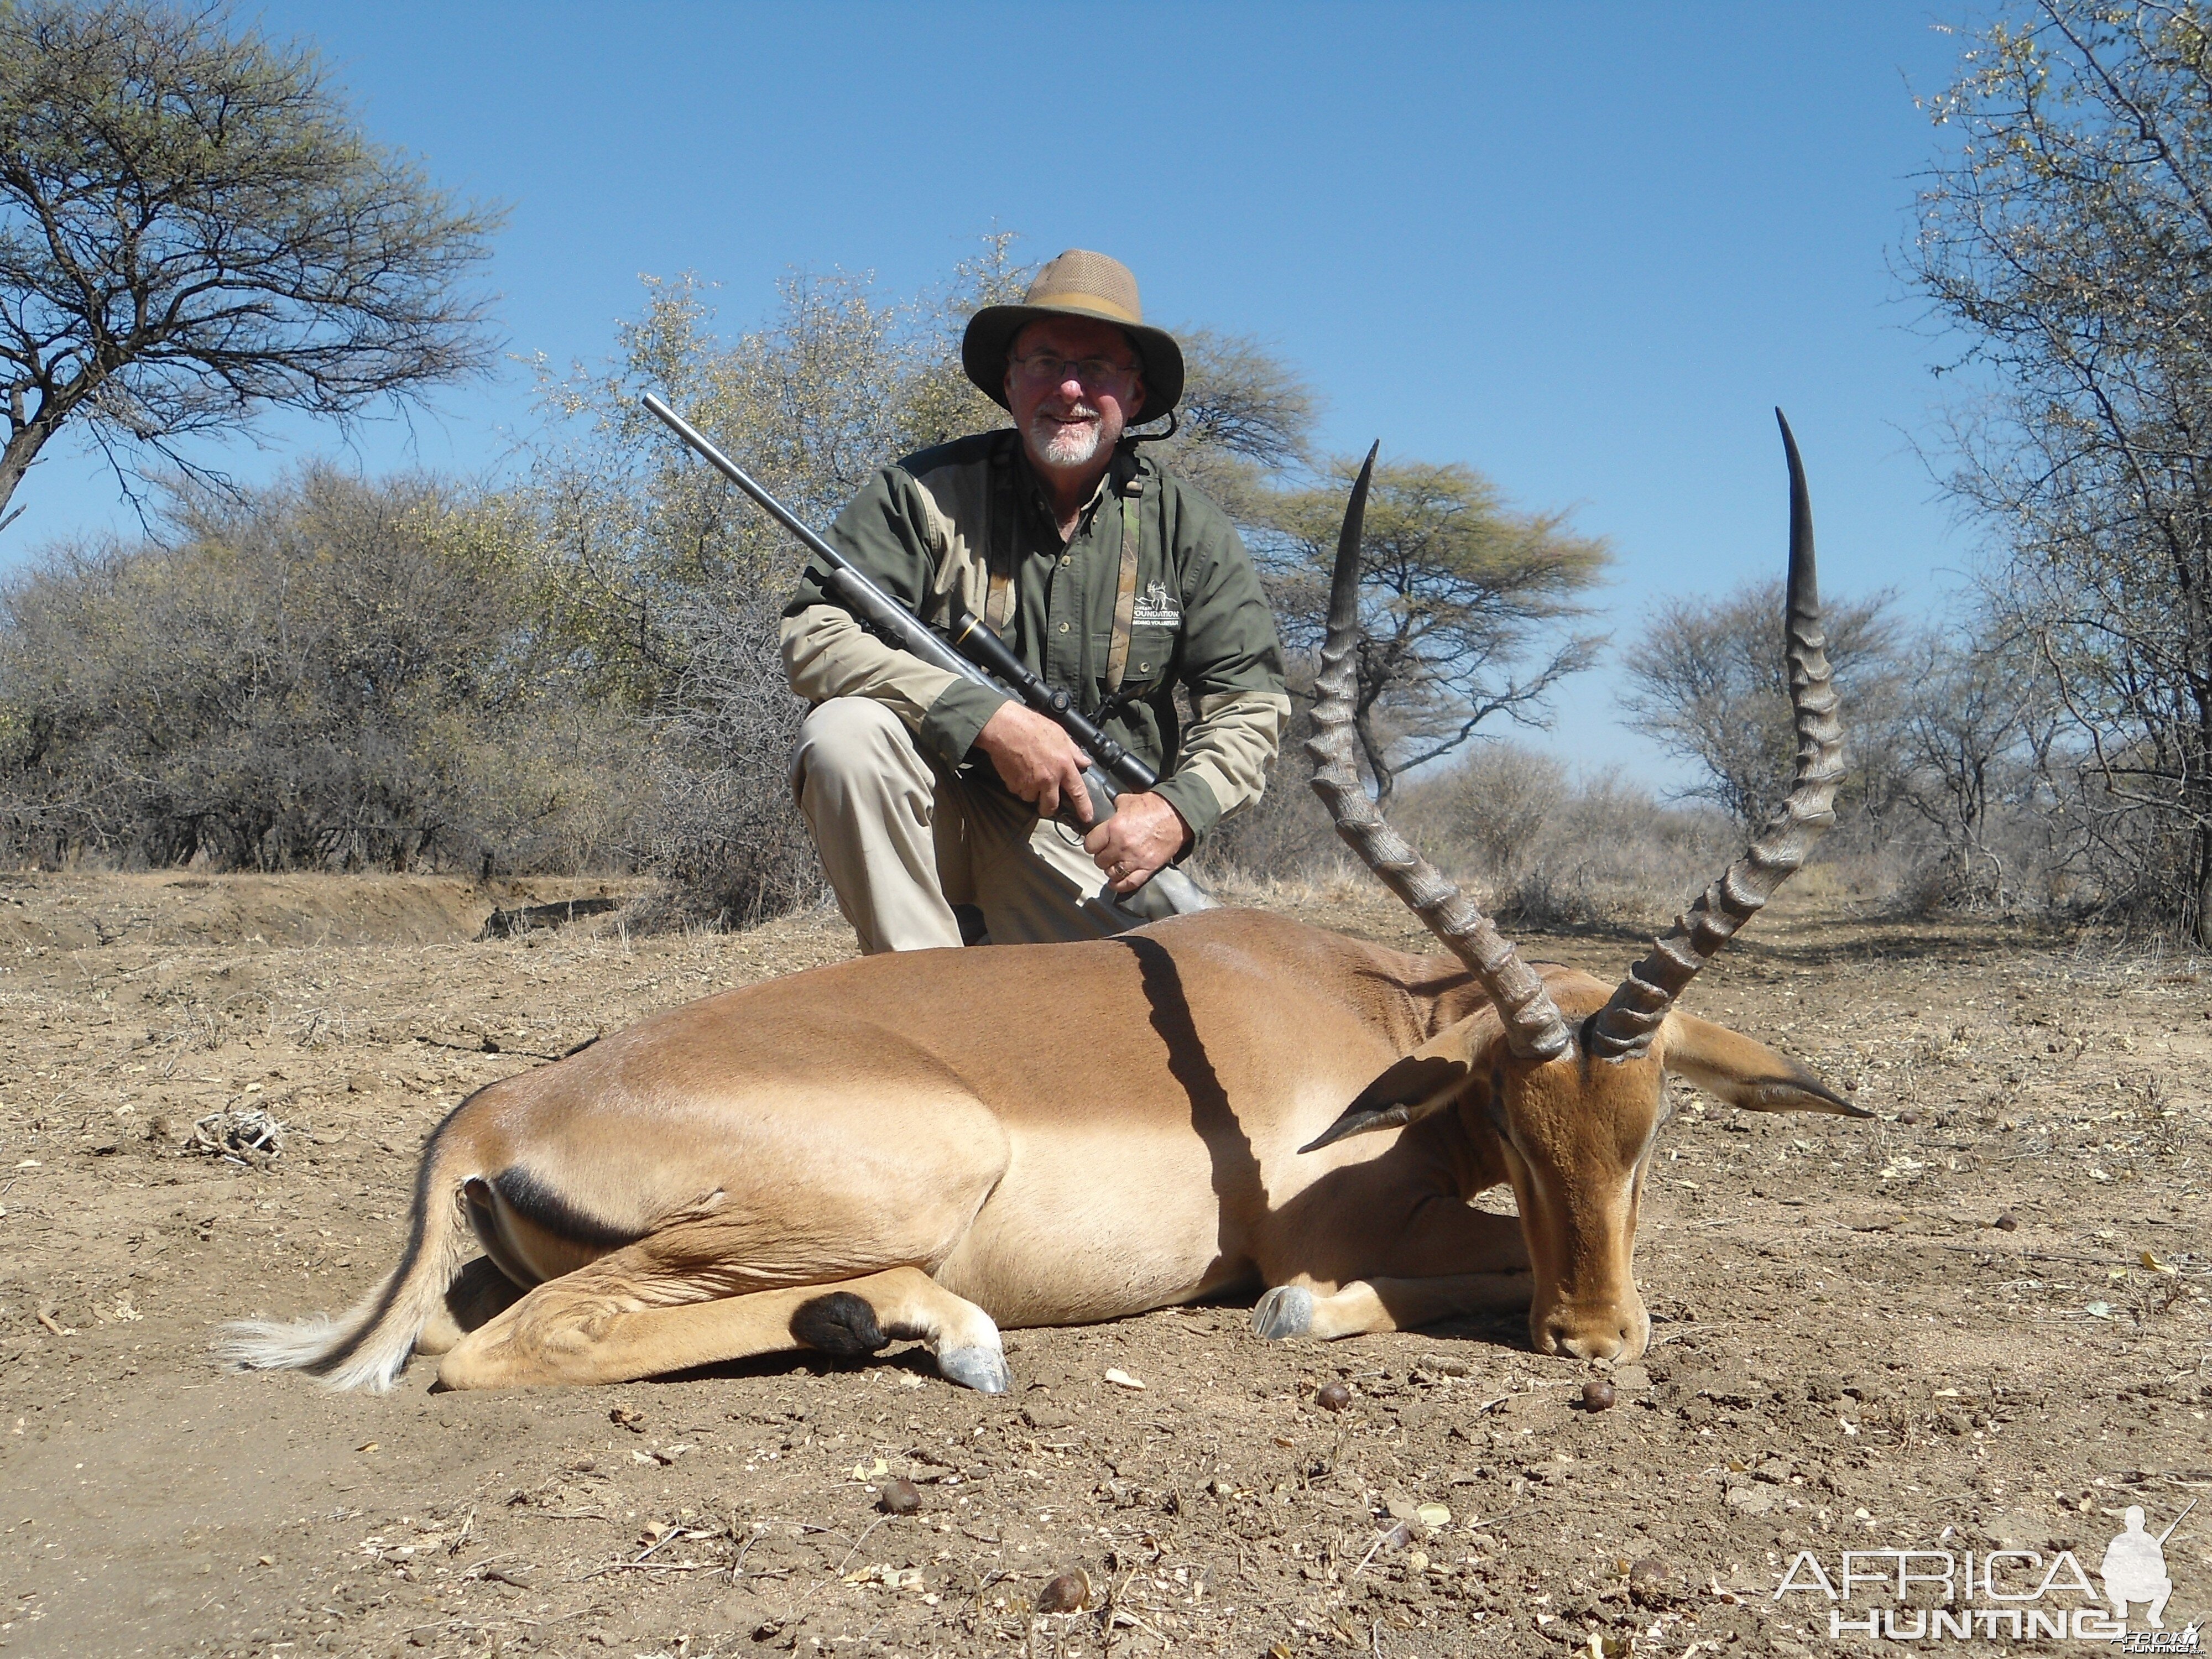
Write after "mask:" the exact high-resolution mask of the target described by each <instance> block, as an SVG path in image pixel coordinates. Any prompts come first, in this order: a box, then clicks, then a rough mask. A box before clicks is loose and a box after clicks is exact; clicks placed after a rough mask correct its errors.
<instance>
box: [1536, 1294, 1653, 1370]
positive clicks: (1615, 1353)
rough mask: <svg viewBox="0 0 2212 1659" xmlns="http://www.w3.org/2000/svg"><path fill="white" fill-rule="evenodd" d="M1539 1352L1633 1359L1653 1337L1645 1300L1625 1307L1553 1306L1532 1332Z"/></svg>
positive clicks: (1587, 1357)
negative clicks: (1644, 1304) (1644, 1303)
mask: <svg viewBox="0 0 2212 1659" xmlns="http://www.w3.org/2000/svg"><path fill="white" fill-rule="evenodd" d="M1532 1335H1533V1336H1534V1346H1535V1349H1536V1352H1539V1353H1551V1354H1559V1355H1561V1356H1563V1357H1565V1358H1569V1359H1634V1358H1638V1357H1640V1356H1641V1355H1642V1353H1643V1352H1644V1345H1645V1344H1646V1343H1647V1342H1648V1341H1649V1340H1650V1335H1651V1322H1650V1317H1649V1316H1647V1315H1646V1314H1645V1313H1644V1306H1643V1304H1642V1303H1641V1302H1640V1301H1638V1302H1633V1303H1631V1304H1629V1305H1627V1306H1626V1307H1607V1308H1574V1307H1559V1308H1554V1309H1553V1310H1551V1311H1550V1312H1549V1313H1547V1314H1546V1315H1545V1316H1543V1318H1541V1320H1539V1321H1537V1322H1536V1328H1535V1330H1534V1332H1533V1333H1532Z"/></svg>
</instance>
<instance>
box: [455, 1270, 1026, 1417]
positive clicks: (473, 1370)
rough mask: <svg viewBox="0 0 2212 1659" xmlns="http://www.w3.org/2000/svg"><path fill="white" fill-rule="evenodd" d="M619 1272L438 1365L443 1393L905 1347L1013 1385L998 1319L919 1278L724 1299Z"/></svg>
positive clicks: (540, 1297) (587, 1279) (474, 1340)
mask: <svg viewBox="0 0 2212 1659" xmlns="http://www.w3.org/2000/svg"><path fill="white" fill-rule="evenodd" d="M620 1254H621V1253H619V1252H618V1253H617V1255H620ZM611 1261H613V1258H609V1259H608V1261H605V1262H594V1263H593V1264H592V1266H590V1267H582V1268H579V1269H578V1270H577V1271H576V1272H574V1273H567V1274H564V1275H562V1277H561V1278H559V1279H551V1280H549V1281H548V1282H547V1283H545V1284H543V1285H539V1286H538V1288H537V1289H536V1290H534V1291H531V1292H530V1294H529V1295H527V1296H526V1297H523V1298H522V1299H521V1300H520V1302H517V1303H516V1304H514V1305H513V1307H512V1308H509V1309H508V1310H507V1311H506V1312H505V1313H503V1314H501V1315H500V1316H498V1317H497V1318H496V1319H495V1320H493V1321H492V1322H490V1323H489V1324H488V1325H486V1326H484V1327H483V1328H482V1329H480V1330H477V1331H474V1332H471V1334H469V1335H468V1336H466V1337H465V1338H463V1339H462V1340H461V1341H460V1342H459V1344H458V1345H456V1346H454V1347H453V1350H452V1351H451V1352H448V1353H447V1355H446V1357H445V1358H444V1359H443V1360H442V1361H441V1363H440V1364H439V1367H438V1382H439V1384H440V1386H441V1387H443V1388H447V1389H496V1388H528V1387H533V1386H543V1385H546V1384H552V1383H628V1382H633V1381H635V1380H636V1379H637V1378H639V1377H645V1376H659V1375H661V1374H662V1373H664V1372H667V1371H677V1370H687V1369H689V1368H690V1367H691V1366H694V1365H710V1364H719V1363H720V1362H722V1361H725V1360H731V1359H744V1358H750V1357H751V1356H753V1355H755V1354H763V1353H783V1352H790V1351H792V1350H793V1349H796V1348H802V1347H807V1348H818V1349H820V1350H822V1351H823V1352H827V1353H834V1354H840V1355H844V1356H848V1357H850V1356H857V1355H860V1354H866V1353H872V1352H875V1351H876V1350H877V1349H878V1348H881V1347H883V1346H885V1345H886V1344H887V1343H889V1342H890V1341H892V1340H896V1339H899V1338H909V1339H918V1340H922V1341H925V1342H927V1343H928V1344H929V1345H930V1347H931V1349H932V1351H933V1352H934V1353H935V1354H936V1356H937V1364H938V1369H939V1370H940V1371H942V1372H943V1373H944V1374H945V1376H946V1377H948V1378H949V1379H951V1381H953V1382H956V1383H964V1384H966V1385H967V1386H968V1387H969V1388H971V1389H980V1390H981V1391H982V1392H983V1393H986V1394H1002V1393H1004V1392H1005V1391H1006V1386H1007V1383H1008V1382H1009V1381H1010V1380H1011V1379H1010V1377H1009V1375H1008V1372H1007V1370H1006V1354H1005V1351H1004V1349H1003V1347H1002V1346H1001V1345H1000V1340H999V1328H998V1326H997V1325H996V1324H995V1323H994V1322H993V1321H992V1319H991V1316H990V1315H988V1314H987V1313H985V1312H984V1311H983V1310H981V1308H979V1307H977V1306H976V1305H975V1304H974V1303H972V1302H968V1301H965V1300H963V1299H962V1298H961V1297H957V1296H955V1295H953V1294H952V1292H951V1291H948V1290H946V1289H945V1287H944V1286H943V1285H939V1283H938V1282H937V1281H936V1280H935V1279H932V1278H931V1277H930V1276H929V1275H928V1274H927V1273H924V1272H922V1271H921V1269H920V1268H919V1267H893V1268H890V1269H889V1270H887V1271H885V1272H883V1273H869V1274H866V1275H865V1276H864V1277H861V1278H858V1279H846V1280H843V1281H842V1282H840V1283H836V1284H831V1285H792V1286H788V1287H785V1288H781V1289H777V1290H769V1291H750V1292H749V1293H746V1294H743V1295H738V1296H717V1295H714V1293H713V1291H711V1290H710V1289H708V1287H706V1286H703V1285H669V1284H667V1283H665V1282H660V1283H654V1284H650V1286H649V1289H648V1282H647V1281H644V1280H641V1279H635V1278H632V1277H630V1276H629V1275H626V1274H624V1273H622V1272H621V1271H620V1270H619V1269H618V1268H616V1267H611V1266H610V1265H609V1264H610V1263H611ZM678 1298H685V1299H678ZM655 1304H659V1305H655Z"/></svg>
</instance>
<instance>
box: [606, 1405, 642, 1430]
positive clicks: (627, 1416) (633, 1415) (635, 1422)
mask: <svg viewBox="0 0 2212 1659" xmlns="http://www.w3.org/2000/svg"><path fill="white" fill-rule="evenodd" d="M607 1421H608V1422H610V1423H611V1424H613V1425H615V1426H616V1427H617V1428H618V1429H628V1430H629V1431H630V1432H631V1433H632V1434H643V1433H644V1432H645V1413H643V1412H634V1411H632V1410H631V1409H630V1408H629V1407H627V1406H617V1407H615V1408H614V1409H613V1410H612V1411H611V1412H609V1413H607Z"/></svg>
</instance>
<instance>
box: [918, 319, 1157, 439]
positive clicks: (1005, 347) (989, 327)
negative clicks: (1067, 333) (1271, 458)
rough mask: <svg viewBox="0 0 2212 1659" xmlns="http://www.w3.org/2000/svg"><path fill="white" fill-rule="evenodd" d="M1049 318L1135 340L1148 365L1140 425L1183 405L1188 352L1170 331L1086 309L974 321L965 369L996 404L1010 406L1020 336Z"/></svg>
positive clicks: (965, 344) (963, 353) (963, 347)
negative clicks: (1009, 384)
mask: <svg viewBox="0 0 2212 1659" xmlns="http://www.w3.org/2000/svg"><path fill="white" fill-rule="evenodd" d="M1045 317H1081V318H1084V319H1086V320H1087V321H1091V322H1095V323H1110V324H1111V325H1113V326H1115V328H1118V329H1120V330H1121V331H1122V332H1123V333H1124V334H1126V335H1127V336H1128V337H1129V343H1131V344H1132V345H1133V346H1135V347H1136V349H1137V356H1139V358H1140V359H1141V360H1142V361H1143V362H1144V366H1145V407H1144V409H1143V410H1142V412H1141V413H1140V414H1139V416H1138V419H1139V422H1144V421H1152V420H1157V419H1158V418H1159V417H1160V416H1163V415H1165V414H1166V413H1167V412H1168V411H1169V410H1171V409H1173V408H1174V407H1175V406H1176V404H1178V403H1180V402H1182V347H1181V346H1179V345H1177V344H1176V341H1175V336H1173V335H1172V334H1170V333H1168V332H1167V331H1165V330H1164V329H1158V328H1147V327H1146V325H1144V324H1142V323H1133V322H1130V321H1129V320H1128V319H1127V318H1123V317H1116V316H1115V315H1113V314H1112V313H1110V312H1104V311H1093V310H1091V309H1090V308H1089V307H1084V306H1055V305H1042V306H985V307H983V308H982V309H981V311H979V312H977V313H975V315H974V316H973V317H970V318H969V319H968V331H967V332H966V333H965V334H963V335H962V336H961V337H960V367H961V368H963V369H965V370H967V371H968V378H969V380H973V381H974V382H975V386H976V387H977V389H978V390H980V391H981V392H982V394H983V395H984V396H985V397H987V398H989V399H990V400H991V401H992V402H993V403H994V404H998V406H999V407H1000V408H1001V409H1005V408H1006V406H1007V404H1006V353H1007V352H1008V351H1010V350H1012V348H1013V343H1014V337H1015V336H1016V335H1017V334H1019V333H1020V332H1021V331H1023V330H1024V328H1026V327H1028V326H1029V325H1030V324H1031V323H1034V322H1036V321H1037V320H1038V319H1041V318H1045Z"/></svg>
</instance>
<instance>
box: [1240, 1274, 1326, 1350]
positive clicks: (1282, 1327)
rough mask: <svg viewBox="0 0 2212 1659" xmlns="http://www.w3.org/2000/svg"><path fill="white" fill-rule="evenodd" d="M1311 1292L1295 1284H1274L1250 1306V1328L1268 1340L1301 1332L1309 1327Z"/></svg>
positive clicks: (1310, 1324) (1311, 1316) (1309, 1328)
mask: <svg viewBox="0 0 2212 1659" xmlns="http://www.w3.org/2000/svg"><path fill="white" fill-rule="evenodd" d="M1313 1313H1314V1304H1313V1292H1312V1291H1309V1290H1305V1289H1303V1288H1302V1287H1300V1286H1298V1285H1277V1286H1276V1287H1275V1288H1274V1289H1273V1290H1272V1291H1268V1292H1267V1295H1265V1296H1263V1297H1261V1298H1260V1300H1259V1302H1258V1303H1257V1304H1256V1305H1255V1306H1254V1308H1253V1310H1252V1328H1253V1329H1254V1330H1255V1331H1257V1332H1259V1333H1260V1334H1261V1335H1262V1336H1264V1337H1266V1338H1267V1340H1269V1341H1270V1342H1279V1341H1281V1340H1283V1339H1284V1338H1285V1337H1286V1336H1304V1334H1306V1333H1307V1332H1309V1331H1310V1330H1311V1329H1313Z"/></svg>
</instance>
